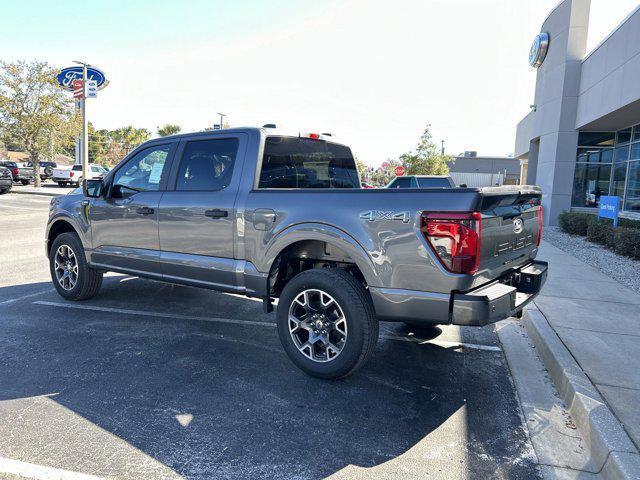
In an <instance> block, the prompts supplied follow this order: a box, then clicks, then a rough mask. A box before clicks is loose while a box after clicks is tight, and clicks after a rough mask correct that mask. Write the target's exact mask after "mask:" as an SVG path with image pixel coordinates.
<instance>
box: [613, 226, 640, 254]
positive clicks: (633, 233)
mask: <svg viewBox="0 0 640 480" xmlns="http://www.w3.org/2000/svg"><path fill="white" fill-rule="evenodd" d="M614 250H615V251H616V253H618V254H620V255H626V256H627V257H631V258H635V259H638V260H640V229H637V228H627V227H619V228H618V229H617V231H616V233H615V242H614Z"/></svg>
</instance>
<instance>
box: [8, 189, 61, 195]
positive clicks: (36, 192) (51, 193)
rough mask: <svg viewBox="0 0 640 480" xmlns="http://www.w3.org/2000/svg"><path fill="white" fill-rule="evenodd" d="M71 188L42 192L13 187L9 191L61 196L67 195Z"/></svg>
mask: <svg viewBox="0 0 640 480" xmlns="http://www.w3.org/2000/svg"><path fill="white" fill-rule="evenodd" d="M68 192H69V190H64V191H62V192H41V191H38V190H22V189H20V188H17V189H16V188H12V189H11V190H9V192H7V193H21V194H23V195H42V196H45V197H59V196H60V195H66V194H67V193H68Z"/></svg>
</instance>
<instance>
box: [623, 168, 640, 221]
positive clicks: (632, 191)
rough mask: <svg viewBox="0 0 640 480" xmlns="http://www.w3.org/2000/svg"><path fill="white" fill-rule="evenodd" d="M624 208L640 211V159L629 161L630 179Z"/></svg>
mask: <svg viewBox="0 0 640 480" xmlns="http://www.w3.org/2000/svg"><path fill="white" fill-rule="evenodd" d="M624 210H629V211H632V212H640V161H638V162H629V179H628V182H627V197H626V199H625V202H624Z"/></svg>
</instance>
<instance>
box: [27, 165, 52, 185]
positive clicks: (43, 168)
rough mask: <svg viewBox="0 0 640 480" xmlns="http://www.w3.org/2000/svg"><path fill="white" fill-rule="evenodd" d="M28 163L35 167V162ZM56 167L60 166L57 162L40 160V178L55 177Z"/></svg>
mask: <svg viewBox="0 0 640 480" xmlns="http://www.w3.org/2000/svg"><path fill="white" fill-rule="evenodd" d="M28 165H29V166H30V167H31V168H33V163H31V162H29V163H28ZM54 168H58V164H57V163H56V162H40V169H39V172H40V179H41V180H43V181H44V180H48V179H50V178H51V177H53V169H54Z"/></svg>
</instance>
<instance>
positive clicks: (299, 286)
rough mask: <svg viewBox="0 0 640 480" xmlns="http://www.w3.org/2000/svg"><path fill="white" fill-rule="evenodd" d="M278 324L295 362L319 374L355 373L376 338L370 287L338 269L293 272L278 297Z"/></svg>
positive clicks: (339, 374) (371, 348)
mask: <svg viewBox="0 0 640 480" xmlns="http://www.w3.org/2000/svg"><path fill="white" fill-rule="evenodd" d="M277 324H278V335H279V337H280V342H281V343H282V346H283V348H284V350H285V352H286V353H287V355H288V356H289V358H290V359H291V361H292V362H293V363H294V364H295V365H296V366H297V367H298V368H300V369H301V370H302V371H304V372H305V373H307V374H309V375H311V376H314V377H319V378H327V379H335V378H341V377H345V376H347V375H349V374H351V373H353V372H354V371H355V370H357V369H358V368H360V367H361V366H362V365H363V364H364V363H365V362H366V360H367V359H368V358H369V356H370V355H371V352H373V350H374V348H375V346H376V342H377V341H378V320H377V318H376V316H375V311H374V309H373V303H372V302H371V297H370V296H369V292H367V290H366V289H365V288H364V286H363V285H362V284H361V283H360V282H359V281H358V280H356V279H355V278H354V277H353V276H352V275H350V274H349V273H347V272H346V271H344V270H340V269H338V268H325V269H313V270H307V271H305V272H302V273H300V274H298V275H296V276H295V277H293V278H292V279H291V280H290V281H289V283H287V285H286V286H285V287H284V289H283V291H282V295H281V296H280V299H279V301H278V311H277Z"/></svg>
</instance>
